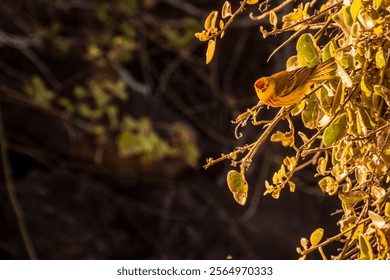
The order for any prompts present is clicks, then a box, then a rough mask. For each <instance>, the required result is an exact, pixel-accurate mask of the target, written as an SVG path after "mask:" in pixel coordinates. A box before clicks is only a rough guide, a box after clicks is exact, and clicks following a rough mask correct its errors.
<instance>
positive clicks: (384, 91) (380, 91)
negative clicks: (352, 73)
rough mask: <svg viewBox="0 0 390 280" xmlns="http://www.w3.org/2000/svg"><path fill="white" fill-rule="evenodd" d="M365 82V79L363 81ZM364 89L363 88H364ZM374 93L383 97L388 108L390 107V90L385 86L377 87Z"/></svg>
mask: <svg viewBox="0 0 390 280" xmlns="http://www.w3.org/2000/svg"><path fill="white" fill-rule="evenodd" d="M362 81H363V79H362ZM362 89H363V88H362ZM374 93H375V94H377V95H379V96H381V97H382V98H383V99H384V100H385V102H386V103H387V105H388V106H390V89H388V88H387V87H384V86H379V85H375V86H374Z"/></svg>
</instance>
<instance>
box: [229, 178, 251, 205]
mask: <svg viewBox="0 0 390 280" xmlns="http://www.w3.org/2000/svg"><path fill="white" fill-rule="evenodd" d="M226 180H227V185H228V187H229V190H230V191H231V192H232V194H233V197H234V199H235V200H236V201H237V203H239V204H240V205H245V203H246V200H247V198H248V183H247V182H246V180H245V177H244V175H243V174H241V173H240V172H238V171H236V170H230V171H229V173H228V174H227V178H226Z"/></svg>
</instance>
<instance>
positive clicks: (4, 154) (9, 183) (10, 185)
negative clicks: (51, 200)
mask: <svg viewBox="0 0 390 280" xmlns="http://www.w3.org/2000/svg"><path fill="white" fill-rule="evenodd" d="M0 98H1V95H0ZM7 144H8V143H7V139H6V137H5V131H4V123H3V112H2V109H1V103H0V149H1V161H2V165H3V172H4V179H5V185H6V187H7V192H8V196H9V199H10V201H11V204H12V207H13V209H14V212H15V215H16V218H17V221H18V226H19V229H20V233H21V234H22V238H23V242H24V245H25V246H26V250H27V254H28V256H29V257H30V259H32V260H35V259H37V255H36V252H35V249H34V246H33V243H32V241H31V237H30V234H29V232H28V229H27V224H26V221H25V218H24V214H23V210H22V207H21V205H20V203H19V200H18V197H17V195H16V191H15V183H14V180H13V178H12V170H11V164H10V160H9V157H8V145H7Z"/></svg>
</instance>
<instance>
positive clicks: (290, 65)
mask: <svg viewBox="0 0 390 280" xmlns="http://www.w3.org/2000/svg"><path fill="white" fill-rule="evenodd" d="M297 68H299V62H298V58H297V56H296V55H294V56H292V57H290V58H289V59H287V62H286V70H287V71H293V70H295V69H297Z"/></svg>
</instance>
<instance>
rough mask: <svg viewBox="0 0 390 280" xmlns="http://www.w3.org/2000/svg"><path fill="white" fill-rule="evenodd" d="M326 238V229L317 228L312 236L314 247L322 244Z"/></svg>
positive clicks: (311, 241)
mask: <svg viewBox="0 0 390 280" xmlns="http://www.w3.org/2000/svg"><path fill="white" fill-rule="evenodd" d="M323 236H324V229H323V228H317V229H316V230H315V231H313V233H312V234H311V235H310V243H311V245H312V246H317V245H318V244H319V243H320V242H321V239H322V237H323Z"/></svg>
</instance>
